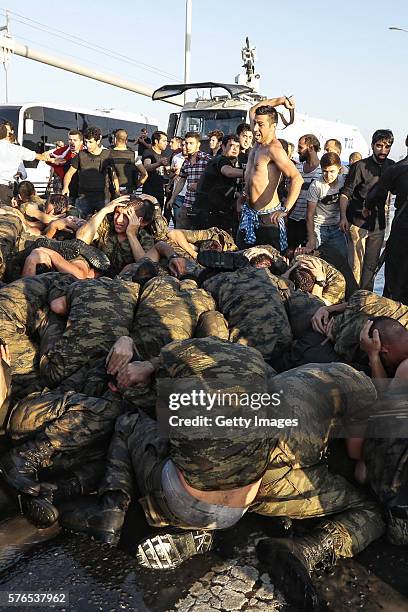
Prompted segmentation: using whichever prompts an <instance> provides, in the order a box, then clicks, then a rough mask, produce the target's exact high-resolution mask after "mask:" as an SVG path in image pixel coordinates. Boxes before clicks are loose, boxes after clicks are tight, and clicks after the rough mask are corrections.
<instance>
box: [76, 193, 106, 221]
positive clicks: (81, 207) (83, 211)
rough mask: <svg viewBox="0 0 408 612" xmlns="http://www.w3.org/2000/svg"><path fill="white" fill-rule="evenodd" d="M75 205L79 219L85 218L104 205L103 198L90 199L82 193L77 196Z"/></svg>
mask: <svg viewBox="0 0 408 612" xmlns="http://www.w3.org/2000/svg"><path fill="white" fill-rule="evenodd" d="M75 206H76V208H77V209H78V211H79V213H80V217H81V219H86V218H87V217H89V215H93V214H94V212H97V211H98V210H101V209H102V208H103V207H104V206H105V199H101V198H100V199H95V200H94V199H93V198H92V199H90V198H87V197H86V196H84V195H81V196H79V198H77V200H76V202H75Z"/></svg>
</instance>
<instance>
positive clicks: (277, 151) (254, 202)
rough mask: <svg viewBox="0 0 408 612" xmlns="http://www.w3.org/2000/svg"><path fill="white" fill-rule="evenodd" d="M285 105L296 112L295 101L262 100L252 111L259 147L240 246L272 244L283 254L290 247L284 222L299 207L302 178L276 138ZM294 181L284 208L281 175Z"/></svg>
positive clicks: (249, 176) (250, 170) (249, 172)
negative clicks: (281, 199) (289, 213)
mask: <svg viewBox="0 0 408 612" xmlns="http://www.w3.org/2000/svg"><path fill="white" fill-rule="evenodd" d="M280 105H283V106H285V108H287V109H289V110H291V111H293V109H294V107H295V105H294V101H293V100H292V99H291V98H287V97H282V98H273V99H271V100H262V102H259V103H258V104H256V105H255V106H253V107H252V108H251V110H250V112H249V113H250V121H251V128H252V130H253V132H254V134H255V140H256V145H255V146H254V147H253V149H252V150H251V152H250V154H249V158H248V164H247V167H246V171H245V181H246V192H247V197H248V202H246V203H245V204H244V205H243V207H242V215H241V221H240V225H239V230H238V234H237V245H238V247H239V248H242V249H245V248H248V247H250V246H254V245H256V244H271V245H272V246H274V247H275V248H277V249H279V250H280V251H281V252H282V251H284V250H285V249H286V247H287V239H286V228H285V222H284V219H285V217H287V215H288V212H289V211H290V209H291V208H292V207H293V205H294V204H295V202H296V200H297V198H298V195H299V192H300V188H301V184H302V182H303V181H302V177H301V176H300V174H299V171H298V170H297V169H296V167H295V166H294V165H293V163H292V162H291V161H290V159H289V158H288V156H287V154H286V153H285V151H284V149H283V147H282V145H281V143H280V142H279V140H278V139H277V138H276V133H275V130H276V125H277V123H278V113H277V111H276V110H275V107H276V106H280ZM282 173H283V174H284V176H285V177H287V178H288V179H290V187H289V193H288V197H287V199H286V201H285V206H283V207H282V206H281V203H280V202H279V196H278V193H277V188H278V185H279V180H280V177H281V174H282Z"/></svg>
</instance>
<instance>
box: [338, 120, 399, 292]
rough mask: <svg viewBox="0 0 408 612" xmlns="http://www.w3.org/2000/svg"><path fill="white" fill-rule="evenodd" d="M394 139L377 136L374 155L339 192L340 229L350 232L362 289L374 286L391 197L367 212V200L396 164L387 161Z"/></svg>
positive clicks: (385, 133) (355, 169)
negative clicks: (389, 169)
mask: <svg viewBox="0 0 408 612" xmlns="http://www.w3.org/2000/svg"><path fill="white" fill-rule="evenodd" d="M393 142H394V136H393V134H392V132H391V130H377V131H375V132H374V134H373V137H372V141H371V146H372V149H373V154H372V155H370V157H366V158H365V159H362V160H360V161H359V162H356V163H355V164H353V166H351V168H350V172H349V173H348V175H347V178H346V181H345V183H344V187H343V188H342V189H341V191H340V218H341V220H340V229H342V230H343V231H344V232H347V231H349V236H350V241H349V257H350V261H351V262H352V268H353V273H354V276H355V277H356V281H357V282H358V283H359V284H360V287H361V288H362V289H370V290H371V291H372V289H373V286H374V271H375V268H376V265H377V262H378V258H379V255H380V251H381V248H382V245H383V242H384V232H385V215H384V206H385V201H386V199H387V196H388V193H385V194H382V198H381V199H380V200H377V201H376V202H375V206H372V207H371V210H368V209H367V207H366V198H367V196H368V194H369V192H370V191H371V189H372V188H373V187H374V185H376V183H377V182H378V181H379V179H380V177H381V176H382V174H383V173H384V172H385V171H386V170H387V169H388V168H389V167H390V166H392V165H393V164H394V162H393V161H392V160H391V159H388V155H389V154H390V151H391V147H392V144H393Z"/></svg>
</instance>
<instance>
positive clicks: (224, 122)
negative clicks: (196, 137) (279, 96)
mask: <svg viewBox="0 0 408 612" xmlns="http://www.w3.org/2000/svg"><path fill="white" fill-rule="evenodd" d="M246 116H247V113H246V110H239V109H237V110H230V109H226V108H220V109H217V110H192V111H182V112H181V114H180V121H179V124H178V127H177V135H178V136H184V134H185V133H186V132H197V134H200V135H201V138H208V133H209V132H212V130H221V131H222V132H224V134H235V132H236V129H237V126H238V125H239V124H240V123H243V122H244V121H246Z"/></svg>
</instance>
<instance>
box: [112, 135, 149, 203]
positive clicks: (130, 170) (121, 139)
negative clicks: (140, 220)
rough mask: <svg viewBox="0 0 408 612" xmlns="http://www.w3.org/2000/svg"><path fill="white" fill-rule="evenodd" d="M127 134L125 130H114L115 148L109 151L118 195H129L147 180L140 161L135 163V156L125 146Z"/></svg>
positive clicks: (144, 169)
mask: <svg viewBox="0 0 408 612" xmlns="http://www.w3.org/2000/svg"><path fill="white" fill-rule="evenodd" d="M127 141H128V134H127V132H126V131H125V130H116V132H115V146H114V147H113V148H112V149H111V159H112V165H113V167H114V169H115V172H116V175H117V177H118V181H119V190H120V195H130V194H131V193H132V192H133V191H135V190H136V189H137V188H138V187H139V186H140V185H143V183H145V182H146V180H147V176H148V175H147V172H146V168H145V167H144V165H143V163H142V162H141V161H136V154H135V152H134V151H132V150H131V149H129V148H128V146H127Z"/></svg>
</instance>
